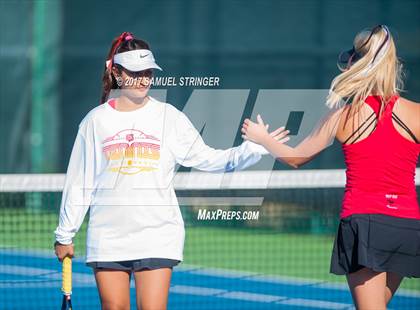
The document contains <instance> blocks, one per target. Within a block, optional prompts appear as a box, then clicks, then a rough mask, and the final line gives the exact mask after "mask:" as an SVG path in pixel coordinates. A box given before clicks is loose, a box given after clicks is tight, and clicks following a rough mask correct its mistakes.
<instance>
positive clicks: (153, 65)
mask: <svg viewBox="0 0 420 310" xmlns="http://www.w3.org/2000/svg"><path fill="white" fill-rule="evenodd" d="M120 65H121V66H122V67H124V68H125V69H127V70H129V71H132V72H138V71H144V70H147V69H157V70H160V71H163V70H162V68H161V67H159V66H158V65H157V64H156V63H155V62H149V63H141V64H125V65H122V64H120Z"/></svg>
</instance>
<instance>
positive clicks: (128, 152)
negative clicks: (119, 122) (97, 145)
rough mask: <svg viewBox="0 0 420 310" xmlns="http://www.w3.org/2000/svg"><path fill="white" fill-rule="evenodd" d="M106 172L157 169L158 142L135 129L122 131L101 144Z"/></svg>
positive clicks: (130, 172)
mask: <svg viewBox="0 0 420 310" xmlns="http://www.w3.org/2000/svg"><path fill="white" fill-rule="evenodd" d="M102 152H103V153H104V154H105V156H106V158H107V159H108V170H109V171H112V172H119V173H122V174H137V173H139V172H146V171H153V170H157V169H158V165H159V158H160V140H159V139H158V138H156V137H154V136H152V135H148V134H145V133H144V132H142V131H140V130H137V129H124V130H122V131H120V132H118V133H116V134H115V135H113V136H111V137H109V138H106V139H105V140H104V141H103V142H102Z"/></svg>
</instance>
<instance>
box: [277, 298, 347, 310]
mask: <svg viewBox="0 0 420 310" xmlns="http://www.w3.org/2000/svg"><path fill="white" fill-rule="evenodd" d="M276 304H281V305H288V306H299V307H309V308H319V309H355V308H354V306H352V305H350V304H345V303H340V302H330V301H323V300H313V299H303V298H290V299H287V300H282V301H278V302H276Z"/></svg>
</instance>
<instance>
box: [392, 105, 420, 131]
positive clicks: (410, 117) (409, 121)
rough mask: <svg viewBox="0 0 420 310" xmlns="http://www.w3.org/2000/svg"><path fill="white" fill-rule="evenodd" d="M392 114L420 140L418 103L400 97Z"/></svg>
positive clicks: (419, 110) (419, 106) (419, 109)
mask: <svg viewBox="0 0 420 310" xmlns="http://www.w3.org/2000/svg"><path fill="white" fill-rule="evenodd" d="M394 113H396V114H397V116H398V117H399V118H400V119H401V120H402V121H403V123H405V124H406V125H407V126H408V128H410V129H411V130H412V131H413V132H414V134H415V135H416V137H417V138H420V103H418V102H415V101H412V100H408V99H406V98H403V97H400V99H399V100H398V104H397V106H396V107H395V110H394Z"/></svg>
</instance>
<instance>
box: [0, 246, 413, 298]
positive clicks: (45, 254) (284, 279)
mask: <svg viewBox="0 0 420 310" xmlns="http://www.w3.org/2000/svg"><path fill="white" fill-rule="evenodd" d="M51 252H52V251H48V250H31V251H26V250H21V249H0V255H1V254H6V255H25V256H34V257H41V258H55V256H54V254H52V253H51ZM50 253H51V254H50ZM73 261H75V262H80V263H84V262H85V258H84V257H78V258H73ZM0 266H2V265H1V264H0ZM3 266H4V265H3ZM174 272H187V273H191V274H196V275H207V276H215V277H221V278H232V279H235V278H237V279H243V280H247V281H256V282H266V283H277V284H285V285H295V286H299V285H301V286H303V285H311V286H313V287H314V288H321V289H332V290H340V291H348V287H347V285H346V284H344V283H338V282H337V283H334V282H320V281H321V280H319V279H308V278H298V277H290V276H278V275H261V274H258V273H255V272H249V271H241V270H232V269H223V268H203V267H201V266H198V265H192V264H191V265H190V264H181V265H179V266H177V267H175V268H174ZM395 296H400V297H408V298H420V292H417V291H414V290H410V289H403V288H400V289H398V291H397V293H396V295H395Z"/></svg>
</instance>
